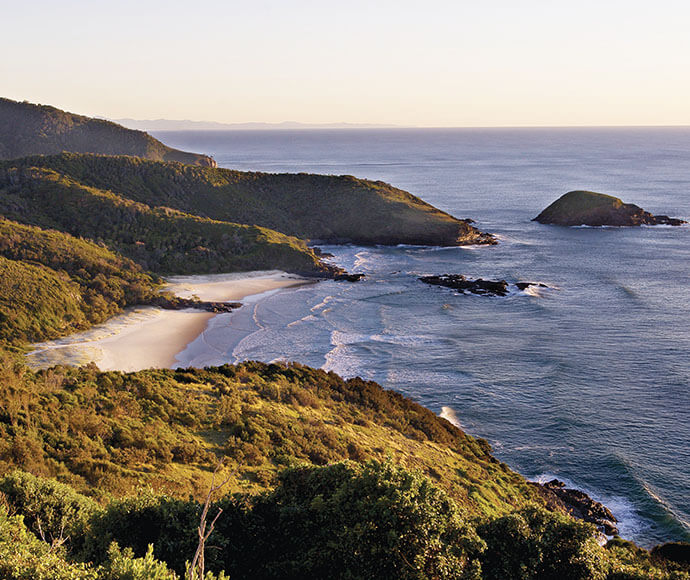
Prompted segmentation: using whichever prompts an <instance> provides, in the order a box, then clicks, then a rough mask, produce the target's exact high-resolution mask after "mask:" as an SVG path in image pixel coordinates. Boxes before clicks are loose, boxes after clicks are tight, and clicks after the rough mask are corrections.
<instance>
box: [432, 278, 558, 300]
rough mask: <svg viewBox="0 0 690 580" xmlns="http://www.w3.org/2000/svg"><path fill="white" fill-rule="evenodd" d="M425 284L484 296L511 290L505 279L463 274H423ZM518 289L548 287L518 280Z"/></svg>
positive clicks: (504, 293)
mask: <svg viewBox="0 0 690 580" xmlns="http://www.w3.org/2000/svg"><path fill="white" fill-rule="evenodd" d="M420 280H421V281H422V282H424V283H425V284H431V285H432V286H445V287H447V288H452V289H453V290H458V291H460V292H462V293H467V292H469V293H471V294H480V295H483V296H506V295H507V294H508V292H510V286H511V284H508V282H506V281H505V280H483V279H482V278H478V279H477V280H469V279H467V278H466V277H465V276H463V275H462V274H443V275H442V276H422V277H421V278H420ZM513 286H515V287H516V288H517V289H518V290H525V289H526V288H528V287H530V286H539V287H540V288H548V286H546V284H542V283H540V282H516V283H515V284H513Z"/></svg>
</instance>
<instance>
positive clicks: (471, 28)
mask: <svg viewBox="0 0 690 580" xmlns="http://www.w3.org/2000/svg"><path fill="white" fill-rule="evenodd" d="M688 6H690V5H689V4H688V3H687V2H686V1H680V0H679V1H672V0H655V1H651V0H645V1H638V0H626V1H618V0H598V1H591V0H579V1H577V2H573V1H572V0H569V1H567V2H565V1H560V0H552V1H547V0H484V1H481V0H470V1H467V0H455V1H451V0H448V1H446V0H436V1H434V0H426V1H424V2H422V1H419V2H413V1H405V0H394V1H388V0H378V1H377V0H369V1H360V0H342V1H340V2H332V1H329V0H321V1H316V0H314V1H312V0H285V1H282V2H278V1H261V0H245V1H242V2H236V1H234V0H226V1H219V0H205V1H203V2H198V1H197V2H192V1H187V2H180V1H177V0H167V1H157V0H155V1H147V0H138V1H132V0H117V1H113V0H109V1H107V2H105V1H100V0H92V1H88V2H87V1H76V0H71V1H70V0H50V1H46V0H26V1H25V2H17V1H16V0H12V2H9V1H7V0H0V9H1V10H0V14H1V17H0V21H1V22H2V33H1V34H0V50H1V51H2V55H3V56H2V58H0V95H2V96H7V97H9V98H13V99H17V100H24V99H26V100H29V101H31V102H41V103H47V104H53V105H55V106H58V107H60V108H65V109H67V110H70V111H73V112H78V113H83V114H87V115H102V116H106V117H109V118H120V117H133V118H138V119H147V118H161V117H163V118H168V119H193V120H209V121H211V120H212V121H223V122H245V121H266V122H280V121H285V120H294V121H302V122H314V123H318V122H337V121H347V122H353V123H358V122H359V123H394V124H404V125H423V126H506V125H649V124H658V125H679V124H685V125H687V124H690V62H689V61H690V33H688V26H689V23H690V8H688Z"/></svg>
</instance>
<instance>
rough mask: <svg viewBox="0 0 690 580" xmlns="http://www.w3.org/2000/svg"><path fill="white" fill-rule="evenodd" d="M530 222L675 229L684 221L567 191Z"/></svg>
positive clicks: (595, 195) (610, 199) (589, 193)
mask: <svg viewBox="0 0 690 580" xmlns="http://www.w3.org/2000/svg"><path fill="white" fill-rule="evenodd" d="M532 221H536V222H539V223H542V224H555V225H559V226H580V225H584V226H641V225H651V226H659V225H665V226H679V225H682V224H684V223H687V222H685V221H684V220H681V219H677V218H671V217H668V216H667V215H656V216H655V215H652V214H651V213H649V212H648V211H645V210H643V209H642V208H641V207H639V206H637V205H635V204H634V203H624V202H623V201H621V200H620V199H619V198H617V197H613V196H612V195H605V194H603V193H596V192H593V191H570V192H568V193H566V194H565V195H563V196H561V197H560V198H558V199H557V200H556V201H554V202H553V203H552V204H551V205H550V206H548V207H547V208H546V209H545V210H544V211H542V212H541V213H540V214H539V215H538V216H537V217H535V218H534V219H533V220H532Z"/></svg>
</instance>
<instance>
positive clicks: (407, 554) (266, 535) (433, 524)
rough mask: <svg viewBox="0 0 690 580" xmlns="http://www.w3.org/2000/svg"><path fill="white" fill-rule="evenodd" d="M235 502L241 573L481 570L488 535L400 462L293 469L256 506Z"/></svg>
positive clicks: (231, 562) (228, 565) (232, 523)
mask: <svg viewBox="0 0 690 580" xmlns="http://www.w3.org/2000/svg"><path fill="white" fill-rule="evenodd" d="M227 508H230V509H227ZM226 509H227V512H228V514H229V517H227V518H225V517H224V516H225V513H224V514H223V517H222V518H221V519H219V521H218V531H219V534H221V535H223V536H224V537H225V540H226V541H227V543H228V545H227V548H226V551H225V569H226V571H227V572H229V573H230V575H231V577H232V576H235V575H236V576H238V577H240V578H295V579H297V578H396V579H408V578H409V579H412V578H439V579H441V578H480V575H479V563H478V561H477V556H478V555H479V553H480V552H481V551H482V549H483V542H482V541H481V540H480V539H479V537H478V536H477V535H476V533H475V531H474V528H473V527H472V526H471V525H469V524H468V523H467V522H465V521H464V519H463V518H462V516H461V514H460V513H459V512H458V509H457V507H456V505H455V504H454V502H453V501H452V500H450V499H449V498H448V496H447V495H446V494H445V493H444V492H443V491H441V490H440V489H438V488H437V487H435V486H434V485H433V484H432V483H431V482H430V481H429V480H428V479H426V478H424V477H421V476H419V475H417V474H415V473H412V472H409V471H407V470H404V469H402V468H400V467H396V466H394V465H392V464H390V463H378V462H370V463H367V464H365V465H358V464H353V463H338V464H334V465H330V466H327V467H321V468H318V467H301V468H291V469H288V470H286V471H284V472H283V473H282V474H281V476H280V481H279V484H278V487H277V488H276V490H275V491H274V492H272V493H270V494H268V495H266V496H264V497H261V498H259V499H257V500H256V502H255V503H254V505H253V506H252V507H251V509H245V510H242V509H241V506H239V505H238V504H237V503H236V502H235V503H234V504H233V505H232V506H227V505H226Z"/></svg>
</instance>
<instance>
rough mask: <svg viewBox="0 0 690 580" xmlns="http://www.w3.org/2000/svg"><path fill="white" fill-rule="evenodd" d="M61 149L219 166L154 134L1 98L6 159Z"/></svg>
mask: <svg viewBox="0 0 690 580" xmlns="http://www.w3.org/2000/svg"><path fill="white" fill-rule="evenodd" d="M61 151H74V152H78V153H102V154H104V155H134V156H137V157H143V158H145V159H155V160H157V161H179V162H181V163H189V164H192V165H205V166H213V167H215V164H216V163H215V161H214V160H213V159H212V158H211V157H209V156H207V155H200V154H197V153H187V152H185V151H178V150H177V149H172V148H171V147H168V146H167V145H164V144H163V143H161V142H160V141H158V140H157V139H154V138H153V137H151V135H149V134H148V133H144V132H143V131H133V130H131V129H126V128H125V127H123V126H121V125H118V124H117V123H111V122H110V121H104V120H101V119H93V118H90V117H84V116H82V115H75V114H74V113H68V112H66V111H62V110H60V109H57V108H55V107H51V106H48V105H35V104H32V103H28V102H26V101H24V102H17V101H12V100H10V99H5V98H0V159H13V158H15V157H24V156H26V155H50V154H53V153H60V152H61Z"/></svg>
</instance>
